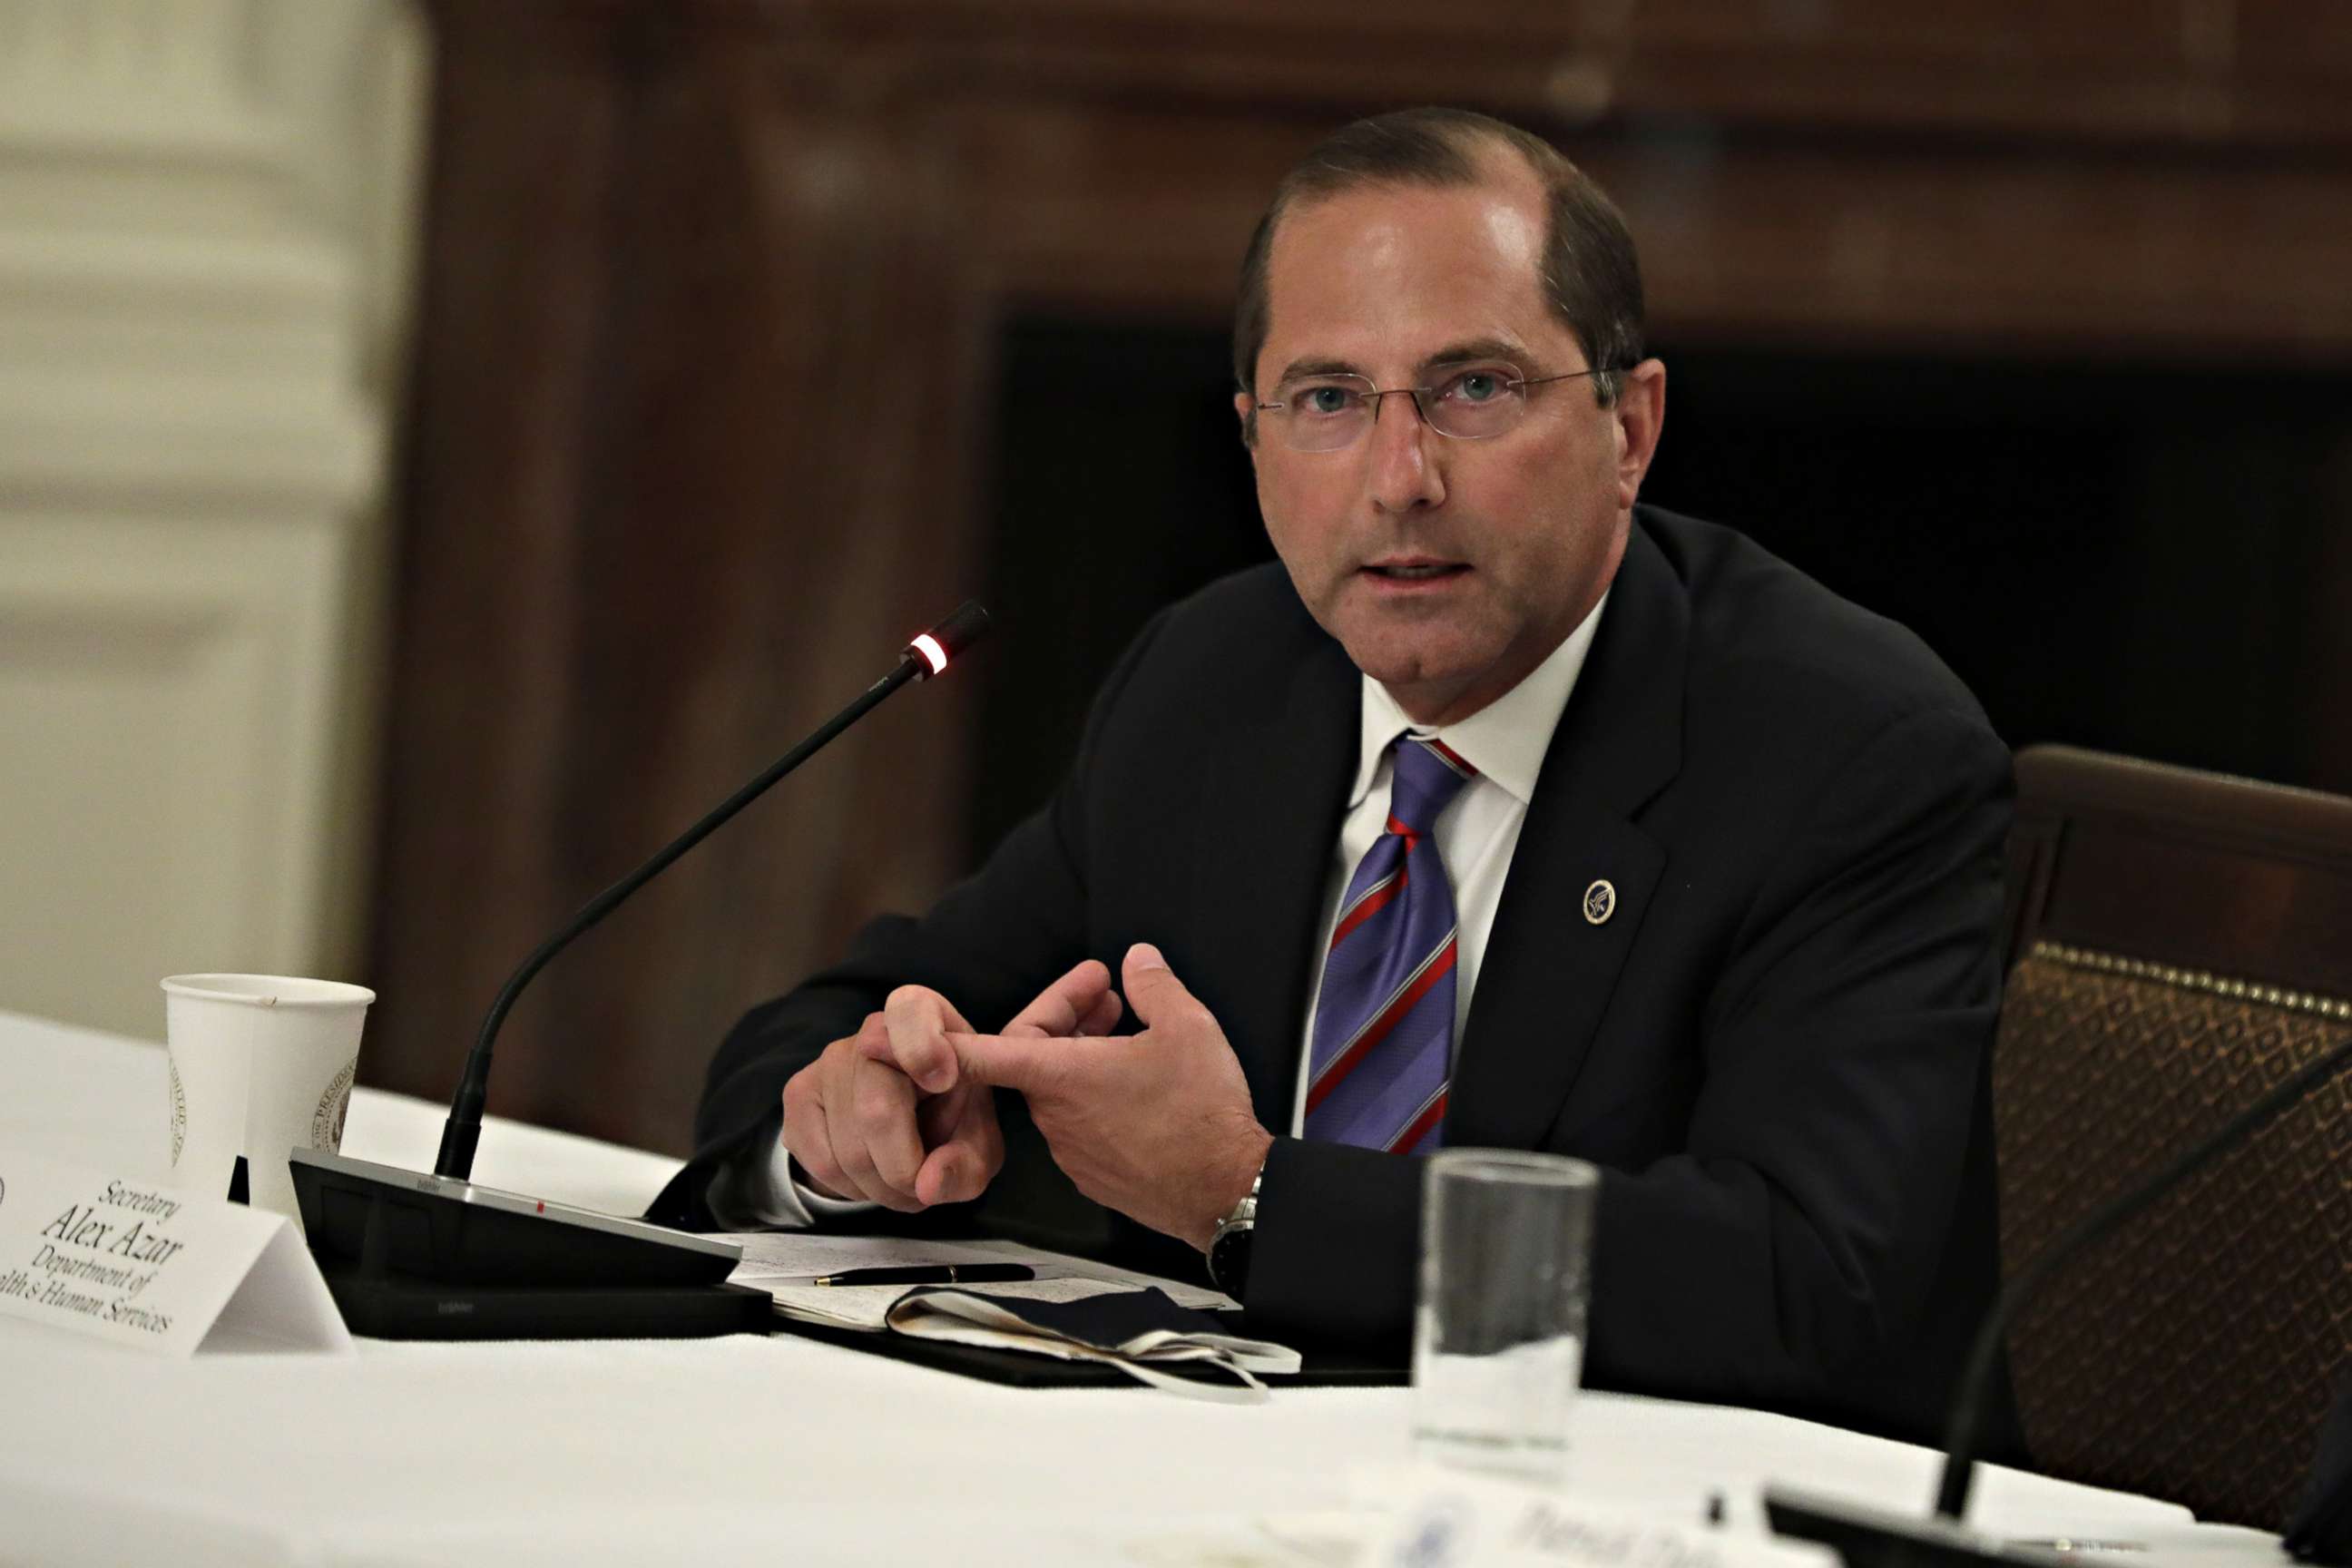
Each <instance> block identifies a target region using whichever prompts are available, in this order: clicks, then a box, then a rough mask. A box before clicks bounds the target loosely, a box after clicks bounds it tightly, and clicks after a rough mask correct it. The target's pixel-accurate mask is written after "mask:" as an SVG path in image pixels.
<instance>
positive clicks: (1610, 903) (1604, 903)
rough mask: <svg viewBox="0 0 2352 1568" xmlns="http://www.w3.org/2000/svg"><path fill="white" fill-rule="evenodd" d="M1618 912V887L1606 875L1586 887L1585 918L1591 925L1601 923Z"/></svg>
mask: <svg viewBox="0 0 2352 1568" xmlns="http://www.w3.org/2000/svg"><path fill="white" fill-rule="evenodd" d="M1616 912H1617V889H1615V888H1613V887H1612V886H1611V885H1610V883H1609V879H1607V878H1606V877H1603V878H1601V879H1600V880H1598V881H1596V882H1594V883H1593V884H1592V886H1591V887H1589V888H1587V889H1584V918H1585V921H1587V922H1588V923H1589V924H1591V925H1600V924H1602V923H1603V922H1604V921H1607V920H1608V919H1609V917H1610V916H1611V915H1613V914H1615V913H1616Z"/></svg>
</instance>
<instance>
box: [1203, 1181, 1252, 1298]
mask: <svg viewBox="0 0 2352 1568" xmlns="http://www.w3.org/2000/svg"><path fill="white" fill-rule="evenodd" d="M1264 1181H1265V1166H1264V1165H1260V1166H1259V1167H1258V1169H1257V1174H1256V1175H1255V1176H1252V1177H1251V1178H1250V1190H1249V1191H1248V1192H1247V1193H1246V1194H1244V1195H1243V1198H1242V1201H1241V1202H1239V1203H1237V1204H1235V1205H1234V1211H1233V1213H1231V1214H1229V1215H1226V1216H1225V1217H1224V1218H1223V1219H1221V1220H1219V1221H1218V1222H1217V1228H1216V1229H1215V1230H1214V1231H1213V1232H1212V1233H1211V1235H1210V1237H1209V1278H1210V1279H1213V1280H1215V1281H1216V1285H1217V1289H1220V1290H1223V1292H1224V1293H1225V1294H1226V1295H1228V1296H1231V1297H1232V1298H1233V1299H1234V1300H1236V1301H1238V1300H1241V1299H1242V1292H1243V1290H1244V1289H1247V1288H1248V1286H1249V1266H1250V1237H1251V1236H1252V1235H1253V1234H1254V1233H1255V1231H1256V1229H1257V1189H1258V1185H1259V1184H1260V1183H1262V1182H1264Z"/></svg>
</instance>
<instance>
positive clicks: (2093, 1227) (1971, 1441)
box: [1764, 1037, 2352, 1568]
mask: <svg viewBox="0 0 2352 1568" xmlns="http://www.w3.org/2000/svg"><path fill="white" fill-rule="evenodd" d="M2347 1062H2352V1037H2348V1038H2346V1039H2343V1040H2339V1041H2337V1042H2336V1045H2335V1046H2334V1047H2331V1048H2330V1049H2329V1050H2328V1052H2327V1053H2326V1055H2325V1056H2323V1057H2321V1058H2318V1059H2317V1060H2316V1061H2314V1062H2313V1063H2311V1065H2310V1066H2308V1067H2306V1068H2304V1069H2303V1070H2302V1071H2300V1072H2298V1073H2296V1074H2295V1075H2294V1077H2293V1078H2291V1079H2287V1080H2286V1081H2285V1082H2284V1083H2282V1084H2280V1085H2279V1086H2278V1087H2277V1088H2275V1089H2272V1090H2271V1091H2270V1092H2269V1093H2268V1094H2265V1095H2263V1097H2262V1098H2261V1099H2260V1100H2256V1101H2254V1103H2253V1104H2252V1105H2250V1106H2248V1107H2247V1108H2246V1109H2245V1110H2242V1111H2240V1112H2239V1113H2238V1114H2237V1115H2236V1116H2234V1117H2231V1119H2230V1121H2227V1122H2226V1123H2224V1124H2223V1125H2222V1126H2221V1128H2220V1129H2218V1130H2217V1131H2214V1132H2213V1133H2212V1134H2211V1135H2210V1137H2208V1138H2206V1139H2204V1140H2203V1141H2202V1142H2199V1143H2196V1144H2194V1145H2192V1146H2191V1147H2190V1148H2189V1151H2188V1152H2185V1153H2183V1154H2181V1155H2180V1156H2179V1158H2177V1159H2175V1160H2174V1161H2173V1162H2172V1163H2170V1164H2168V1165H2167V1166H2165V1167H2164V1168H2163V1169H2162V1170H2160V1171H2158V1172H2157V1173H2155V1174H2154V1175H2152V1176H2150V1177H2148V1178H2147V1180H2146V1181H2144V1182H2142V1183H2140V1184H2138V1185H2137V1186H2136V1187H2133V1188H2132V1189H2131V1190H2130V1191H2128V1192H2126V1193H2124V1194H2122V1195H2120V1196H2118V1197H2116V1198H2114V1199H2112V1200H2110V1201H2109V1202H2107V1203H2106V1204H2105V1205H2101V1206H2100V1207H2099V1208H2098V1209H2097V1210H2095V1211H2094V1212H2093V1213H2092V1214H2090V1215H2087V1216H2086V1217H2084V1219H2083V1220H2082V1221H2080V1222H2079V1223H2078V1224H2076V1225H2075V1226H2074V1228H2073V1229H2071V1230H2069V1231H2068V1232H2066V1234H2065V1235H2063V1236H2062V1237H2059V1238H2058V1239H2057V1240H2056V1241H2053V1242H2052V1243H2051V1244H2050V1245H2049V1246H2048V1247H2044V1248H2042V1252H2041V1253H2040V1254H2039V1255H2038V1256H2037V1257H2036V1258H2034V1259H2033V1260H2032V1262H2031V1263H2029V1264H2027V1265H2026V1266H2025V1267H2024V1268H2022V1269H2021V1270H2019V1271H2018V1273H2017V1275H2016V1277H2015V1278H2013V1279H2011V1280H2010V1281H2009V1283H2008V1284H2006V1285H2004V1286H2002V1287H2001V1290H2000V1295H1999V1296H1997V1297H1996V1298H1994V1300H1993V1306H1992V1310H1991V1311H1990V1312H1988V1313H1987V1314H1985V1321H1984V1325H1983V1327H1982V1328H1980V1329H1979V1330H1978V1331H1977V1337H1976V1342H1975V1343H1974V1344H1973V1345H1971V1346H1970V1347H1969V1359H1968V1363H1967V1367H1966V1370H1965V1371H1964V1372H1963V1373H1961V1376H1960V1386H1959V1393H1958V1397H1957V1398H1956V1400H1955V1402H1954V1405H1953V1408H1952V1418H1951V1424H1950V1426H1948V1427H1947V1428H1946V1431H1945V1443H1944V1454H1945V1458H1944V1471H1943V1479H1942V1481H1941V1483H1940V1484H1939V1485H1938V1487H1937V1492H1936V1511H1935V1512H1934V1513H1933V1514H1932V1515H1930V1516H1929V1517H1927V1518H1926V1519H1913V1518H1909V1517H1907V1516H1906V1515H1903V1514H1899V1513H1894V1512H1889V1511H1887V1510H1880V1509H1873V1508H1869V1507H1866V1506H1863V1505H1859V1504H1854V1503H1849V1502H1845V1501H1843V1500H1838V1499H1834V1498H1829V1497H1824V1496H1822V1495H1819V1494H1817V1493H1812V1492H1807V1491H1800V1490H1796V1489H1790V1488H1784V1487H1780V1486H1768V1487H1766V1488H1765V1489H1764V1512H1765V1517H1766V1518H1767V1519H1768V1520H1769V1521H1770V1523H1771V1526H1772V1528H1773V1530H1774V1531H1778V1532H1779V1533H1780V1534H1782V1535H1789V1536H1794V1537H1797V1538H1799V1539H1801V1540H1805V1541H1815V1542H1821V1543H1822V1545H1825V1546H1829V1547H1831V1548H1832V1549H1834V1550H1835V1551H1837V1552H1839V1553H1840V1555H1842V1556H1843V1557H1844V1559H1845V1562H1846V1568H1926V1565H1927V1564H1930V1563H1934V1564H1938V1565H1953V1568H1958V1565H1961V1564H1981V1563H2005V1564H2025V1563H2031V1564H2036V1565H2040V1568H2062V1565H2063V1564H2066V1563H2071V1562H2072V1561H2073V1559H2072V1558H2069V1557H2064V1556H2061V1555H2060V1554H2059V1553H2058V1552H2052V1551H2046V1550H2042V1549H2039V1548H2035V1547H2029V1546H2022V1545H2018V1544H2014V1543H2012V1542H2006V1541H2002V1540H2000V1539H1999V1538H1997V1537H1993V1536H1990V1535H1986V1534H1983V1533H1981V1532H1979V1531H1972V1530H1970V1529H1969V1528H1968V1526H1967V1525H1965V1524H1964V1523H1962V1522H1961V1519H1962V1516H1963V1515H1964V1514H1965V1513H1966V1511H1967V1510H1968V1505H1969V1486H1970V1483H1971V1482H1972V1481H1973V1480H1974V1479H1975V1478H1976V1466H1977V1455H1978V1452H1979V1449H1980V1448H1981V1447H1982V1444H1983V1440H1984V1410H1985V1400H1986V1396H1987V1395H1988V1394H1989V1393H1990V1390H1991V1386H1992V1379H1993V1373H1994V1370H1995V1367H1996V1364H1997V1363H1998V1360H1999V1357H2000V1347H2001V1342H2002V1340H2003V1339H2004V1337H2005V1336H2006V1335H2007V1334H2008V1332H2009V1326H2010V1324H2011V1322H2013V1321H2015V1320H2016V1318H2017V1315H2018V1314H2019V1313H2020V1312H2021V1311H2022V1310H2024V1309H2025V1307H2026V1305H2027V1303H2028V1302H2030V1301H2031V1300H2032V1299H2033V1296H2034V1294H2035V1293H2036V1292H2037V1291H2039V1290H2040V1289H2042V1285H2043V1284H2045V1283H2046V1282H2047V1281H2048V1280H2049V1279H2051V1278H2052V1277H2053V1276H2054V1275H2056V1274H2057V1273H2058V1272H2060V1271H2061V1270H2062V1269H2063V1268H2065V1267H2066V1266H2067V1265H2068V1264H2070V1263H2072V1262H2074V1259H2075V1258H2078V1257H2080V1256H2081V1255H2082V1254H2083V1253H2084V1252H2086V1251H2088V1250H2089V1249H2090V1248H2092V1247H2095V1246H2097V1245H2098V1244H2099V1243H2100V1242H2102V1241H2104V1240H2105V1239H2106V1238H2107V1237H2110V1236H2112V1235H2114V1234H2115V1233H2116V1231H2117V1230H2120V1229H2121V1228H2122V1227H2123V1226H2124V1224H2125V1223H2126V1221H2128V1220H2130V1219H2131V1218H2132V1217H2133V1216H2134V1215H2137V1214H2138V1213H2139V1212H2140V1211H2141V1210H2143V1209H2145V1208H2147V1206H2148V1205H2150V1204H2152V1203H2154V1202H2156V1200H2157V1199H2158V1198H2160V1197H2162V1196H2164V1195H2165V1194H2167V1193H2169V1192H2170V1191H2172V1190H2173V1188H2175V1187H2177V1186H2179V1184H2181V1183H2182V1182H2185V1181H2187V1180H2188V1179H2189V1177H2190V1176H2193V1175H2195V1174H2196V1173H2198V1172H2199V1171H2201V1170H2203V1169H2204V1168H2205V1167H2206V1166H2207V1165H2210V1164H2211V1163H2213V1162H2214V1161H2215V1160H2217V1159H2219V1158H2221V1155H2223V1154H2225V1153H2227V1152H2229V1151H2231V1149H2234V1148H2236V1147H2237V1146H2238V1145H2239V1144H2241V1143H2242V1142H2245V1141H2246V1140H2247V1139H2249V1138H2251V1137H2252V1136H2253V1135H2254V1133H2256V1132H2257V1131H2261V1130H2262V1129H2263V1127H2264V1126H2266V1125H2268V1124H2269V1123H2270V1121H2272V1120H2273V1118H2275V1117H2277V1116H2278V1115H2279V1114H2281V1113H2282V1112H2284V1111H2285V1110H2290V1109H2291V1108H2293V1107H2294V1105H2296V1104H2297V1103H2299V1102H2300V1101H2301V1100H2303V1099H2304V1097H2305V1096H2306V1095H2308V1094H2309V1093H2310V1092H2311V1091H2312V1090H2313V1089H2317V1088H2318V1087H2319V1086H2320V1085H2321V1084H2323V1083H2326V1081H2327V1080H2328V1079H2332V1078H2334V1077H2335V1076H2336V1074H2337V1073H2338V1072H2341V1071H2342V1070H2343V1069H2344V1067H2345V1065H2346V1064H2347Z"/></svg>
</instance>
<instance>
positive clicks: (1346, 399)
mask: <svg viewBox="0 0 2352 1568" xmlns="http://www.w3.org/2000/svg"><path fill="white" fill-rule="evenodd" d="M1354 400H1355V398H1354V395H1353V394H1351V393H1350V392H1349V390H1348V389H1347V388H1346V387H1344V386H1310V387H1307V389H1306V390H1305V391H1303V392H1301V393H1300V394H1299V395H1298V406H1299V407H1300V408H1301V409H1303V410H1305V411H1306V412H1307V413H1309V414H1325V415H1328V414H1345V413H1346V412H1347V411H1348V405H1349V404H1350V403H1351V402H1353V401H1354Z"/></svg>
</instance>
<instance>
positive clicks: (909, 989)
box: [860, 985, 971, 1176]
mask: <svg viewBox="0 0 2352 1568" xmlns="http://www.w3.org/2000/svg"><path fill="white" fill-rule="evenodd" d="M882 1025H883V1027H884V1029H885V1030H886V1031H887V1033H888V1035H889V1039H890V1052H891V1054H890V1055H889V1056H888V1057H887V1058H876V1059H879V1060H887V1061H889V1062H890V1063H891V1064H892V1065H894V1066H895V1067H897V1068H898V1070H899V1071H900V1072H903V1073H905V1074H906V1075H907V1076H908V1078H910V1079H914V1080H915V1086H916V1087H917V1088H918V1089H921V1090H922V1091H923V1092H924V1093H926V1094H944V1093H946V1092H947V1091H948V1090H949V1089H953V1088H954V1087H955V1085H956V1058H955V1052H954V1051H952V1050H950V1048H949V1047H948V1043H947V1032H948V1031H949V1030H950V1029H970V1028H971V1025H970V1024H969V1023H967V1022H965V1020H964V1016H963V1015H962V1014H961V1013H959V1012H957V1011H956V1010H955V1008H954V1007H953V1006H951V1005H949V1002H948V999H947V998H946V997H944V996H942V995H940V994H939V993H938V992H936V991H933V990H931V989H930V988H929V987H928V986H923V985H901V986H899V987H898V989H897V990H896V991H893V992H891V993H890V997H889V1000H888V1001H887V1002H885V1003H884V1004H883V1005H882ZM863 1039H864V1037H863V1036H861V1037H860V1040H861V1047H860V1048H861V1049H864V1048H865V1047H864V1046H863V1044H862V1041H863ZM869 1054H870V1053H869ZM911 1174H912V1173H911V1172H910V1173H909V1175H910V1176H911Z"/></svg>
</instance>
